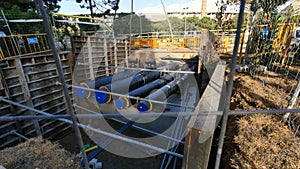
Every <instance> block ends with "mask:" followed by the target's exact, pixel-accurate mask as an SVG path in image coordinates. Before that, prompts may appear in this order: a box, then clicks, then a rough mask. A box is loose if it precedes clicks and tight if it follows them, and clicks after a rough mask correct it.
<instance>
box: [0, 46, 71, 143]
mask: <svg viewBox="0 0 300 169" xmlns="http://www.w3.org/2000/svg"><path fill="white" fill-rule="evenodd" d="M69 54H70V52H62V53H60V58H61V63H62V66H63V70H64V75H65V78H66V81H67V83H72V82H71V80H72V78H71V65H72V63H70V60H72V59H70V57H72V56H71V55H69ZM0 65H1V67H0V96H2V97H4V98H7V99H9V100H12V101H15V102H17V103H20V104H24V105H27V106H29V107H33V108H36V109H38V110H42V111H45V112H47V113H50V114H66V112H67V110H66V105H65V98H64V96H63V91H62V88H61V86H60V85H56V82H58V81H59V76H58V72H57V68H56V64H55V61H54V58H53V55H52V54H40V55H34V56H24V57H13V58H6V59H5V60H2V61H0ZM69 92H70V94H72V93H71V92H72V91H71V89H70V90H69ZM5 115H9V116H13V115H35V113H34V112H31V111H28V110H25V109H23V108H20V107H16V106H12V105H9V104H6V103H4V102H0V116H5ZM69 128H70V125H69V124H66V123H63V122H61V121H58V120H54V119H50V120H19V121H9V122H6V121H1V122H0V148H3V147H6V146H9V145H13V144H16V143H18V141H19V137H18V136H16V135H13V134H11V133H10V132H11V131H12V130H15V131H17V132H18V133H20V134H22V135H24V136H26V137H29V138H30V137H33V136H37V135H42V136H43V137H44V138H53V137H56V136H59V135H60V134H62V133H63V132H65V131H66V130H67V129H69Z"/></svg>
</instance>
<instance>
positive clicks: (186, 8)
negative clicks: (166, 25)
mask: <svg viewBox="0 0 300 169" xmlns="http://www.w3.org/2000/svg"><path fill="white" fill-rule="evenodd" d="M188 9H189V7H185V8H183V11H185V10H188ZM184 14H185V17H184V36H185V35H186V16H187V12H184Z"/></svg>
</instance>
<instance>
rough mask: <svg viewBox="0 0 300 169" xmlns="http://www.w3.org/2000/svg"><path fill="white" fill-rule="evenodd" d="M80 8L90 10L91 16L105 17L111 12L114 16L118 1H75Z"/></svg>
mask: <svg viewBox="0 0 300 169" xmlns="http://www.w3.org/2000/svg"><path fill="white" fill-rule="evenodd" d="M76 2H77V3H80V7H81V8H86V9H90V12H91V16H92V17H94V16H95V15H97V16H106V15H109V14H110V13H111V10H113V11H114V12H115V14H116V12H117V10H118V9H119V2H120V0H76Z"/></svg>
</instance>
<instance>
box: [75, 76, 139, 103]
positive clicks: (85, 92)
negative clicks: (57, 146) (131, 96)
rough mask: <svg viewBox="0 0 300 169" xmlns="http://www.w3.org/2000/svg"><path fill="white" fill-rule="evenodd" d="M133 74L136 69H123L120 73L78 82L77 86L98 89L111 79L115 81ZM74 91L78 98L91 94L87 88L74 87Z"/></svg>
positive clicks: (87, 96)
mask: <svg viewBox="0 0 300 169" xmlns="http://www.w3.org/2000/svg"><path fill="white" fill-rule="evenodd" d="M134 74H136V71H123V72H120V73H117V74H114V75H111V76H106V77H101V78H98V79H96V80H90V81H87V82H82V83H80V84H79V86H80V87H84V88H92V89H98V88H99V87H100V86H103V85H106V84H108V83H111V82H112V80H115V81H117V80H122V79H125V78H128V77H130V76H133V75H134ZM75 93H76V96H77V98H79V99H85V98H89V97H90V96H91V93H90V91H89V90H85V89H80V88H76V89H75Z"/></svg>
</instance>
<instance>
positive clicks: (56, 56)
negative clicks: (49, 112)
mask: <svg viewBox="0 0 300 169" xmlns="http://www.w3.org/2000/svg"><path fill="white" fill-rule="evenodd" d="M36 2H37V4H38V7H39V9H40V13H41V15H42V18H43V22H44V26H45V30H46V33H47V38H48V41H49V44H50V47H51V49H52V52H53V57H54V60H55V64H56V66H57V72H58V74H59V79H60V82H61V83H62V88H63V93H64V96H65V99H66V102H67V103H66V106H67V111H68V113H69V114H70V116H71V119H72V124H73V129H74V131H75V135H76V139H77V143H78V145H79V147H80V151H81V152H82V154H83V160H84V164H85V167H84V168H85V169H89V162H88V160H87V155H86V153H85V149H84V145H83V141H82V137H81V133H80V130H79V127H78V123H77V119H76V116H75V112H74V109H73V107H72V101H71V98H70V95H69V91H68V87H67V85H66V80H65V77H64V72H63V68H62V65H61V61H60V57H59V54H58V51H57V49H56V46H55V42H54V39H53V35H52V31H51V30H52V29H51V26H50V23H49V19H48V15H47V13H46V10H45V8H44V2H43V1H42V0H36Z"/></svg>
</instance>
